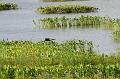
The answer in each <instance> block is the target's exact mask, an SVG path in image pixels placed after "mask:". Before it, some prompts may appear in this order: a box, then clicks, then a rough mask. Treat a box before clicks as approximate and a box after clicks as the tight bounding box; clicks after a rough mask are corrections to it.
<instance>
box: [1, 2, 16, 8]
mask: <svg viewBox="0 0 120 79" xmlns="http://www.w3.org/2000/svg"><path fill="white" fill-rule="evenodd" d="M17 8H18V6H17V4H16V3H0V10H11V9H17Z"/></svg>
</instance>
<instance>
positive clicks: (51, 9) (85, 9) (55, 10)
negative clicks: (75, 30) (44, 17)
mask: <svg viewBox="0 0 120 79" xmlns="http://www.w3.org/2000/svg"><path fill="white" fill-rule="evenodd" d="M97 10H98V8H95V7H91V6H81V5H59V6H47V7H40V8H37V13H41V14H63V13H89V12H96V11H97Z"/></svg>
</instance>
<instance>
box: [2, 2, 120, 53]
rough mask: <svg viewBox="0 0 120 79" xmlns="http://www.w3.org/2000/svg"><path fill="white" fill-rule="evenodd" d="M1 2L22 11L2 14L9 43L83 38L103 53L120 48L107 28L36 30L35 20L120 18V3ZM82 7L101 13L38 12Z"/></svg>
mask: <svg viewBox="0 0 120 79" xmlns="http://www.w3.org/2000/svg"><path fill="white" fill-rule="evenodd" d="M0 2H15V3H17V4H18V5H19V6H20V7H21V9H19V10H9V11H0V39H1V40H2V39H9V40H33V41H39V40H43V39H44V38H46V37H50V38H55V39H56V40H57V41H64V40H71V39H82V40H90V41H93V42H94V44H95V49H96V50H97V51H99V52H104V53H113V52H116V51H117V49H119V47H120V43H115V42H114V41H113V39H112V32H111V31H110V30H103V29H99V30H98V29H84V30H81V29H54V30H44V29H34V24H33V22H32V20H33V19H38V18H45V17H62V16H67V17H77V16H80V15H99V16H110V17H112V18H120V0H91V1H73V2H61V3H60V2H54V3H52V2H49V3H43V2H40V0H0ZM63 4H82V5H90V6H96V7H98V8H99V9H100V11H99V12H98V13H87V14H49V15H45V14H44V15H40V14H36V13H35V12H34V11H35V9H36V8H37V7H39V6H48V5H63Z"/></svg>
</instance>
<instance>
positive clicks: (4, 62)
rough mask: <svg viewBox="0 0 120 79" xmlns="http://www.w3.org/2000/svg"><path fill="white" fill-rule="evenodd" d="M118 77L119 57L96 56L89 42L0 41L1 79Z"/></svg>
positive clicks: (91, 78)
mask: <svg viewBox="0 0 120 79" xmlns="http://www.w3.org/2000/svg"><path fill="white" fill-rule="evenodd" d="M119 77H120V55H104V54H102V55H101V54H97V53H95V51H94V46H93V43H92V42H89V41H82V40H78V41H74V40H72V41H66V42H64V43H57V42H54V41H40V42H31V41H0V78H1V79H73V78H83V79H96V78H97V79H110V78H111V79H116V78H119Z"/></svg>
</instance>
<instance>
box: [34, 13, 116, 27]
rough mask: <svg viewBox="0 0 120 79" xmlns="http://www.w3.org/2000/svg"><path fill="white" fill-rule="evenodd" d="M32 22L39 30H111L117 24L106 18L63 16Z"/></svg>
mask: <svg viewBox="0 0 120 79" xmlns="http://www.w3.org/2000/svg"><path fill="white" fill-rule="evenodd" d="M34 22H35V23H36V26H40V27H41V28H71V27H72V28H73V27H75V28H100V27H104V28H111V27H116V24H118V22H116V21H115V20H112V19H110V18H108V17H100V16H83V15H81V16H80V17H77V18H67V17H65V16H64V17H60V18H58V17H55V18H44V19H39V20H38V22H37V21H34Z"/></svg>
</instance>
